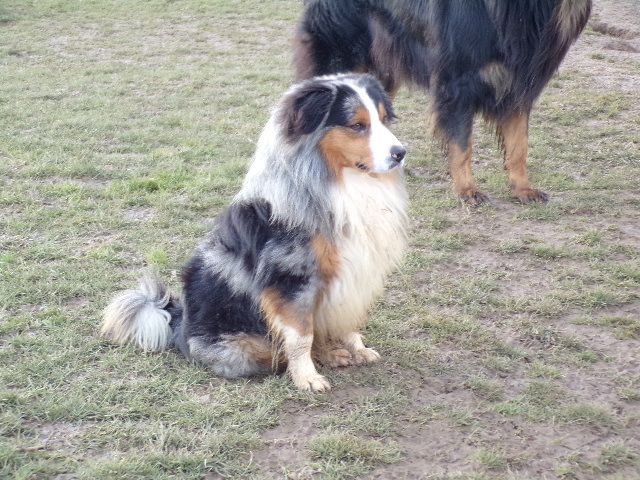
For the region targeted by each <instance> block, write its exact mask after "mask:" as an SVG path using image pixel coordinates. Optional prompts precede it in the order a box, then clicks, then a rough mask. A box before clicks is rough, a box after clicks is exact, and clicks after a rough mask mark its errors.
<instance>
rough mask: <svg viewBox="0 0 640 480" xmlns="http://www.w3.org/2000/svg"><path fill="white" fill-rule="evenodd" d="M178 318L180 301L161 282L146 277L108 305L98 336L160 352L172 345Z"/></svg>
mask: <svg viewBox="0 0 640 480" xmlns="http://www.w3.org/2000/svg"><path fill="white" fill-rule="evenodd" d="M181 319H182V306H181V305H180V302H179V300H178V299H177V298H175V297H173V296H172V295H171V293H170V292H169V290H168V289H167V287H166V286H165V285H164V284H163V283H162V282H161V281H160V280H158V279H157V278H155V277H151V276H147V277H143V278H142V279H140V284H139V285H138V288H137V289H132V290H125V291H123V292H121V293H119V294H118V295H117V296H116V297H115V298H114V299H113V300H112V301H111V303H109V305H108V306H107V308H106V309H105V311H104V322H103V324H102V330H101V333H102V335H103V336H105V337H107V338H109V339H111V340H113V341H114V342H116V343H119V344H122V345H124V344H127V343H133V344H135V345H137V346H138V347H140V348H142V349H143V350H145V351H160V350H165V349H167V348H169V347H171V346H172V345H173V344H174V340H173V331H174V330H175V328H176V327H177V324H178V323H179V322H180V321H181Z"/></svg>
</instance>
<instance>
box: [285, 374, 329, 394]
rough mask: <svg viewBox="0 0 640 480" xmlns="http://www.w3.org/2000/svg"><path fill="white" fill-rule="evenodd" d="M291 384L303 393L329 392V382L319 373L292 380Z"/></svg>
mask: <svg viewBox="0 0 640 480" xmlns="http://www.w3.org/2000/svg"><path fill="white" fill-rule="evenodd" d="M293 383H295V385H296V387H298V388H299V389H300V390H302V391H304V392H314V393H321V392H328V391H329V390H331V384H330V383H329V381H328V380H327V379H326V378H325V377H324V376H322V375H320V374H319V373H314V374H311V375H307V376H304V377H298V378H294V379H293Z"/></svg>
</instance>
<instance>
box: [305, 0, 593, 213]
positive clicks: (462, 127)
mask: <svg viewBox="0 0 640 480" xmlns="http://www.w3.org/2000/svg"><path fill="white" fill-rule="evenodd" d="M306 3H307V8H306V10H305V13H304V16H303V19H302V21H301V24H300V27H299V31H298V34H297V37H296V52H295V58H294V61H295V66H296V70H297V77H298V79H303V78H307V77H310V76H313V75H321V74H327V73H336V72H346V71H359V72H365V71H366V72H371V73H373V74H375V75H376V76H377V77H378V78H379V79H380V80H381V81H382V83H383V85H384V87H385V88H386V90H387V91H388V92H389V93H390V94H391V95H393V94H394V93H395V92H396V91H397V89H398V88H399V87H400V85H401V84H402V83H405V82H409V83H413V84H415V85H417V86H419V87H422V88H425V89H428V90H429V91H430V92H431V94H432V96H433V98H434V106H433V114H434V127H435V131H436V133H437V134H439V136H440V138H442V140H443V144H444V145H445V148H446V151H447V156H448V159H449V169H450V172H451V176H452V178H453V186H454V189H455V192H456V193H457V194H458V195H459V196H460V197H461V198H462V199H464V200H466V201H467V202H470V203H472V204H479V203H482V202H484V201H485V200H487V197H486V196H485V195H484V194H483V193H481V192H480V191H478V189H477V187H476V185H475V182H474V180H473V176H472V173H471V153H472V152H471V146H472V137H471V133H472V127H473V119H474V116H475V115H476V114H477V113H481V114H482V115H483V116H484V118H485V119H487V120H488V121H490V122H491V123H493V124H495V125H496V127H497V133H498V136H499V138H500V139H501V143H502V147H503V150H504V154H505V168H506V169H507V171H508V175H509V182H510V184H511V188H512V192H513V195H514V196H515V197H516V198H517V199H518V200H520V201H521V202H545V201H547V198H548V197H547V194H545V193H544V192H542V191H540V190H537V189H535V188H533V187H532V186H531V184H530V183H529V178H528V175H527V150H528V128H529V114H530V112H531V108H532V105H533V103H534V101H535V100H536V98H537V97H538V96H539V95H540V93H541V92H542V90H543V89H544V87H545V85H546V84H547V82H548V81H549V79H550V78H551V76H552V75H553V73H554V72H555V71H556V69H557V68H558V66H559V65H560V62H561V61H562V59H563V58H564V56H565V54H566V53H567V50H568V49H569V47H570V45H571V44H572V43H573V42H574V41H575V40H576V38H577V37H578V35H579V34H580V32H581V31H582V29H583V28H584V26H585V24H586V23H587V20H588V18H589V14H590V11H591V0H411V1H410V0H353V1H345V0H308V1H307V2H306Z"/></svg>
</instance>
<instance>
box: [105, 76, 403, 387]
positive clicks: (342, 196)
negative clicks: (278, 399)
mask: <svg viewBox="0 0 640 480" xmlns="http://www.w3.org/2000/svg"><path fill="white" fill-rule="evenodd" d="M394 118H395V115H394V112H393V108H392V104H391V101H390V99H389V97H388V95H387V94H386V92H385V90H384V89H383V87H382V86H381V84H380V83H379V82H378V81H377V80H376V79H375V78H374V77H373V76H371V75H332V76H323V77H319V78H313V79H310V80H307V81H303V82H301V83H299V84H297V85H295V86H293V87H292V88H291V89H290V90H289V91H288V92H287V93H286V94H285V95H284V97H283V99H282V100H281V102H280V103H279V105H278V106H277V107H276V109H275V110H274V112H273V114H272V115H271V118H270V120H269V121H268V123H267V125H266V127H265V128H264V130H263V132H262V134H261V136H260V139H259V141H258V145H257V149H256V152H255V156H254V160H253V162H252V165H251V166H250V168H249V171H248V173H247V176H246V177H245V179H244V182H243V185H242V188H241V190H240V192H239V193H238V194H237V195H236V197H235V198H234V200H233V201H232V202H231V204H230V206H229V207H228V208H227V209H226V210H225V211H224V212H223V213H221V214H220V215H219V217H218V218H217V222H216V225H215V227H214V228H213V230H212V231H211V232H210V233H209V235H208V236H207V237H206V239H205V240H204V241H203V242H202V243H201V244H200V246H199V247H198V248H197V249H196V251H195V254H194V255H193V257H192V258H191V259H190V260H189V262H188V263H187V265H186V267H185V269H184V272H183V276H182V281H183V293H182V296H181V298H179V297H177V296H175V295H172V294H171V293H170V292H169V291H168V290H167V288H166V287H165V286H164V285H163V284H162V282H160V281H159V280H157V279H156V278H153V277H145V278H143V279H142V280H141V281H140V285H139V287H138V288H137V289H133V290H127V291H124V292H122V293H120V294H119V295H118V296H116V297H115V298H114V299H113V300H112V302H111V303H110V304H109V305H108V307H107V308H106V310H105V315H104V322H103V325H102V334H103V335H104V336H106V337H107V338H109V339H111V340H113V341H115V342H116V343H119V344H127V343H132V344H135V345H137V346H138V347H141V348H142V349H144V350H148V351H160V350H165V349H168V348H171V347H174V348H176V349H177V350H178V351H179V352H181V353H182V355H184V357H186V358H187V359H189V360H192V361H195V362H199V363H201V364H203V365H205V366H207V367H209V368H210V369H211V370H212V371H213V372H214V373H215V374H217V375H220V376H222V377H226V378H238V377H247V376H253V375H261V374H268V373H271V372H274V371H277V370H279V369H280V370H282V369H284V368H286V371H287V372H288V374H289V375H290V377H291V379H292V380H293V383H294V384H295V385H296V386H297V387H298V388H299V389H301V390H308V391H313V392H323V391H326V390H329V389H330V384H329V382H328V381H327V379H326V378H325V377H324V376H322V375H320V374H319V373H318V372H317V370H316V367H315V364H314V360H315V361H316V362H318V363H320V364H322V365H325V366H329V367H339V366H347V365H362V364H368V363H372V362H375V361H377V360H378V359H379V358H380V355H379V354H378V353H377V352H376V351H375V350H373V349H371V348H367V347H366V346H365V345H364V343H363V339H362V335H361V333H360V330H361V329H362V327H363V326H364V324H365V322H366V318H367V310H368V309H369V307H370V305H371V304H372V302H373V300H374V299H375V298H376V297H377V296H378V295H379V294H380V293H381V291H382V290H383V284H384V279H385V277H386V275H387V274H388V273H389V272H390V271H391V270H392V269H393V268H394V267H395V266H396V265H397V263H398V262H399V260H400V259H401V256H402V252H403V250H404V248H405V245H406V241H407V240H406V239H407V234H406V232H407V213H406V211H407V193H406V189H405V182H404V176H403V164H404V158H405V154H406V150H405V149H404V147H403V146H402V144H401V143H400V142H399V141H398V139H397V138H396V137H395V136H394V135H393V133H391V131H390V130H389V123H390V122H391V121H392V120H393V119H394Z"/></svg>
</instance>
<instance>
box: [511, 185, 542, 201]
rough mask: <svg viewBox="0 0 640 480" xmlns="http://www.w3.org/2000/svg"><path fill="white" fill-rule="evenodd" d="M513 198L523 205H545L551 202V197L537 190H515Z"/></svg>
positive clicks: (529, 188) (528, 188)
mask: <svg viewBox="0 0 640 480" xmlns="http://www.w3.org/2000/svg"><path fill="white" fill-rule="evenodd" d="M513 196H514V197H515V198H517V199H518V200H519V201H521V202H522V203H534V202H538V203H545V202H547V201H549V195H547V194H546V193H544V192H543V191H542V190H538V189H537V188H531V187H527V188H518V189H514V190H513Z"/></svg>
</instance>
